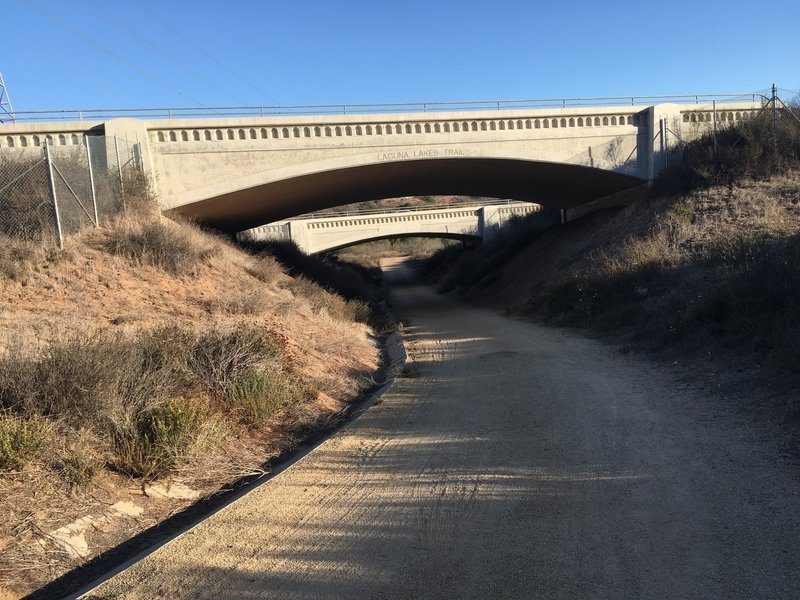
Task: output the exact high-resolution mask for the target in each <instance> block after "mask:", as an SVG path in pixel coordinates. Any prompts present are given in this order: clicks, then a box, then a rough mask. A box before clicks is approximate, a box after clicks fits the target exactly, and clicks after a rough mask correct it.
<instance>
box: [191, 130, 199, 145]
mask: <svg viewBox="0 0 800 600" xmlns="http://www.w3.org/2000/svg"><path fill="white" fill-rule="evenodd" d="M192 139H193V140H194V141H195V142H199V141H200V132H199V131H198V130H197V129H195V130H194V131H192Z"/></svg>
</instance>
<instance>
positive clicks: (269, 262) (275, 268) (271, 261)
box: [246, 252, 283, 283]
mask: <svg viewBox="0 0 800 600" xmlns="http://www.w3.org/2000/svg"><path fill="white" fill-rule="evenodd" d="M246 270H247V273H248V274H249V275H251V276H252V277H255V278H256V279H258V280H259V281H261V282H262V283H272V282H273V281H275V280H276V279H278V278H279V277H280V276H281V275H283V269H282V268H281V265H280V264H279V263H278V261H277V260H275V258H274V257H272V256H271V255H270V254H268V253H266V252H262V253H261V254H259V255H258V256H256V257H255V258H254V260H253V264H251V265H250V266H249V267H247V269H246Z"/></svg>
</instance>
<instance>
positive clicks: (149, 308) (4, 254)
mask: <svg viewBox="0 0 800 600" xmlns="http://www.w3.org/2000/svg"><path fill="white" fill-rule="evenodd" d="M364 308H365V307H364V305H363V304H361V303H358V302H357V301H351V302H347V301H345V300H343V299H342V298H340V297H338V296H336V295H335V294H332V293H329V292H327V291H324V290H323V289H322V288H320V287H319V286H317V285H315V284H313V283H312V282H310V281H307V280H304V279H302V278H300V279H293V278H291V277H289V276H288V275H286V274H285V272H284V270H283V269H282V268H281V267H280V266H279V264H278V263H277V262H276V261H275V260H274V259H273V258H272V257H270V256H267V255H261V256H253V255H251V254H246V253H244V252H242V251H240V250H239V249H237V248H235V247H234V246H232V245H230V244H228V243H227V242H225V241H223V240H220V239H217V238H214V237H211V236H208V235H206V234H204V233H201V232H200V231H198V230H196V229H194V228H192V227H190V226H188V225H178V224H175V223H172V222H169V221H162V222H154V223H124V222H122V223H118V224H117V225H116V226H114V227H110V228H105V229H100V230H96V231H90V232H87V233H85V234H83V235H81V236H76V237H74V238H72V239H70V240H68V244H67V250H66V251H63V252H55V251H46V250H44V249H43V248H41V247H39V246H36V245H32V244H26V243H21V242H14V241H12V240H3V244H2V246H1V247H0V515H2V519H0V556H2V559H0V590H2V588H3V585H5V586H7V587H8V588H10V589H13V590H14V591H15V592H16V593H19V594H21V593H28V592H31V591H32V590H34V589H36V588H38V587H40V586H41V585H43V584H45V583H47V582H48V581H52V580H53V579H55V578H57V577H59V576H60V575H62V574H63V573H65V572H67V571H69V570H70V569H73V568H75V567H77V566H79V565H82V564H85V563H86V562H87V561H88V560H90V559H91V558H92V557H94V556H96V555H97V554H98V553H100V552H102V551H104V550H106V549H108V548H111V547H113V546H115V545H117V544H118V543H120V542H121V541H123V540H125V539H127V538H130V537H131V536H133V535H135V534H137V533H138V532H140V531H142V530H144V529H146V528H148V527H150V526H152V525H154V524H156V523H158V522H159V521H161V520H162V519H164V518H165V517H167V516H169V515H171V514H174V513H175V512H176V511H179V510H181V509H182V508H184V507H185V506H187V505H188V504H191V503H193V502H195V501H196V500H197V499H198V498H203V497H205V496H208V495H209V494H213V493H215V492H217V491H218V490H220V489H222V488H224V487H225V485H226V484H228V483H230V482H232V481H233V480H235V479H237V478H238V477H241V476H243V475H246V474H253V473H259V472H261V469H262V465H264V464H265V462H266V461H267V460H268V459H270V458H272V457H274V456H276V455H277V454H279V453H280V452H281V451H282V450H284V449H285V448H289V447H292V446H294V445H296V444H297V443H298V442H299V441H301V440H302V439H303V438H304V437H306V436H307V435H308V434H309V432H311V431H314V430H318V429H320V428H325V427H327V426H329V425H330V424H331V423H332V422H335V420H336V419H338V418H339V417H340V415H341V412H342V410H343V409H344V408H345V407H346V406H347V404H348V403H350V402H352V401H353V400H355V399H356V398H358V397H359V395H360V394H361V393H362V391H363V390H364V389H365V387H368V386H370V385H372V375H373V373H374V372H375V370H376V369H377V367H378V365H379V359H380V357H379V350H378V349H377V348H376V347H375V345H374V343H373V342H371V341H370V339H369V338H368V334H369V333H370V331H369V329H368V326H367V325H366V324H365V323H363V322H359V321H356V320H354V319H355V318H363V316H364V314H365V310H364ZM253 398H256V400H257V401H256V403H255V404H254V403H252V402H251V403H250V404H248V403H247V402H248V401H250V400H251V399H253ZM126 436H127V437H126Z"/></svg>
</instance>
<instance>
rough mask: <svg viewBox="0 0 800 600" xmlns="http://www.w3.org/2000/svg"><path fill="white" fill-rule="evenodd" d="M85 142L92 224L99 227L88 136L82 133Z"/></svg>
mask: <svg viewBox="0 0 800 600" xmlns="http://www.w3.org/2000/svg"><path fill="white" fill-rule="evenodd" d="M83 142H84V144H86V162H87V164H88V165H89V189H90V190H91V191H92V208H93V209H94V226H95V227H100V217H99V216H98V214H97V193H96V192H95V191H94V171H93V170H92V150H91V148H89V136H88V135H86V134H85V133H84V134H83Z"/></svg>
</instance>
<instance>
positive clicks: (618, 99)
mask: <svg viewBox="0 0 800 600" xmlns="http://www.w3.org/2000/svg"><path fill="white" fill-rule="evenodd" d="M768 100H769V98H768V97H767V96H765V95H764V94H762V93H760V92H745V93H733V94H682V95H671V96H670V95H663V96H596V97H587V98H538V99H525V100H465V101H455V102H394V103H378V104H316V105H313V104H300V105H286V106H281V105H278V106H218V107H208V106H199V107H146V108H110V109H108V108H90V109H62V110H29V111H15V112H14V113H13V115H12V118H11V119H9V120H10V121H12V122H29V121H107V120H110V119H118V118H134V119H195V118H240V117H286V116H323V115H365V114H391V113H401V114H402V113H428V112H468V111H488V110H524V109H542V108H581V107H593V106H649V105H652V104H710V103H711V102H713V101H716V102H765V101H768Z"/></svg>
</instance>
